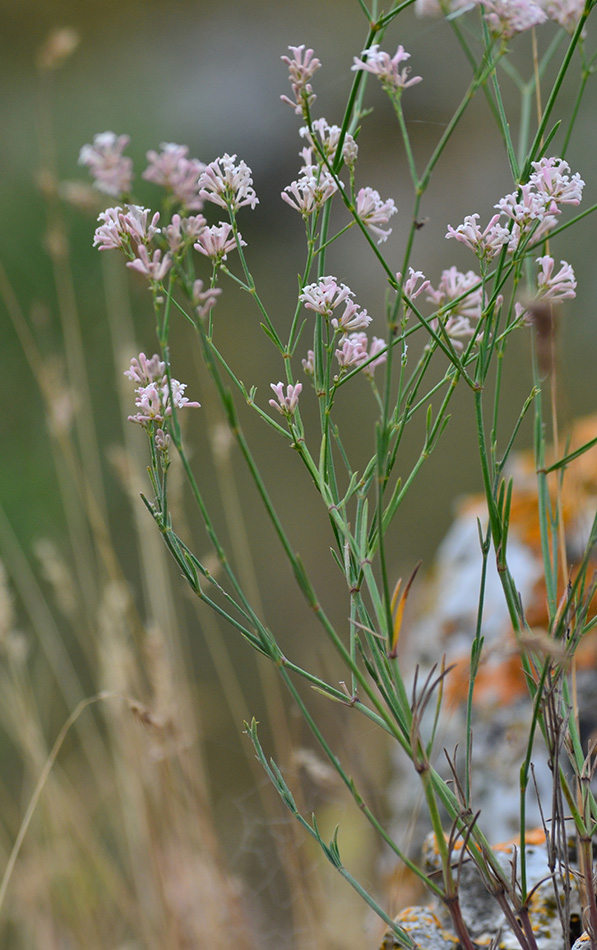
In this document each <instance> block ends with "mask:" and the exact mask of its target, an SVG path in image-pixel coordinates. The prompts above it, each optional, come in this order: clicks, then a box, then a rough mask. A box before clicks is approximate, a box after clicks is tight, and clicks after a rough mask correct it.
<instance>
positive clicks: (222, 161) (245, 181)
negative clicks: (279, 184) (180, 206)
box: [199, 152, 259, 212]
mask: <svg viewBox="0 0 597 950" xmlns="http://www.w3.org/2000/svg"><path fill="white" fill-rule="evenodd" d="M235 161H236V155H228V153H227V152H226V153H225V154H224V155H223V156H222V157H221V158H216V160H215V161H213V162H211V163H210V164H209V165H207V167H206V168H205V170H204V171H203V173H202V175H201V177H200V178H199V196H200V197H201V198H203V199H205V200H206V201H212V202H213V203H214V204H217V205H220V207H222V208H227V209H228V210H229V211H231V212H236V211H238V209H239V208H242V207H243V205H250V207H251V208H254V207H255V205H256V204H258V203H259V199H258V198H257V195H256V194H255V190H254V188H253V179H252V178H251V169H250V168H249V166H248V165H247V164H246V163H245V162H243V161H240V162H239V163H238V165H235V164H234V163H235Z"/></svg>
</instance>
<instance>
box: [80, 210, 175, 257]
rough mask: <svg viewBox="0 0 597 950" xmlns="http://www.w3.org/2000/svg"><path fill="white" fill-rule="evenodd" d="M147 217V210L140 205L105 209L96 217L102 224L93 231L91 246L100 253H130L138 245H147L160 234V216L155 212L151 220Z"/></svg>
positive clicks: (148, 212)
mask: <svg viewBox="0 0 597 950" xmlns="http://www.w3.org/2000/svg"><path fill="white" fill-rule="evenodd" d="M149 215H151V211H150V210H149V208H142V207H141V206H140V205H125V206H124V208H121V207H120V206H118V207H116V208H106V210H105V211H102V212H101V213H100V214H99V215H98V221H101V222H102V223H101V224H100V226H99V227H98V228H96V230H95V235H94V238H93V246H94V247H97V248H98V250H100V251H109V250H120V251H131V250H135V249H136V247H137V246H138V245H140V244H144V245H147V244H149V243H150V241H151V240H152V238H153V237H154V236H155V235H156V234H159V233H160V229H159V228H158V221H159V220H160V214H159V211H156V213H155V214H154V215H152V217H151V219H150V218H149Z"/></svg>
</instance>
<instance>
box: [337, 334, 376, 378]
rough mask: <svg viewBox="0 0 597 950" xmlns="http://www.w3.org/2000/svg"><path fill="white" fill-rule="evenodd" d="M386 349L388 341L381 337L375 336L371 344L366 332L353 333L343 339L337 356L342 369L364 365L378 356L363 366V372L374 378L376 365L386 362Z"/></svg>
mask: <svg viewBox="0 0 597 950" xmlns="http://www.w3.org/2000/svg"><path fill="white" fill-rule="evenodd" d="M386 351H387V346H386V343H385V341H384V340H381V339H380V338H379V337H376V336H374V337H373V339H372V341H371V346H369V340H368V338H367V334H366V333H351V334H350V335H349V336H347V337H346V338H345V339H343V340H342V346H341V347H339V348H338V349H337V350H336V353H335V356H336V359H337V360H338V363H339V364H340V368H341V370H345V369H350V368H351V367H357V366H363V364H364V363H367V360H369V359H370V358H371V357H372V356H373V357H376V359H373V360H371V362H370V363H367V365H366V366H363V372H364V373H365V374H366V375H367V376H370V377H371V378H372V377H373V372H374V370H375V368H376V366H380V365H381V364H382V363H385V361H386ZM378 354H379V355H378Z"/></svg>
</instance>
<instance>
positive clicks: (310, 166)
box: [282, 148, 338, 218]
mask: <svg viewBox="0 0 597 950" xmlns="http://www.w3.org/2000/svg"><path fill="white" fill-rule="evenodd" d="M299 154H300V155H301V156H302V158H303V162H304V164H303V166H302V168H301V173H300V176H299V178H298V179H297V180H296V181H293V182H291V184H290V185H286V187H285V188H284V191H283V192H282V199H283V200H284V201H285V202H286V203H287V204H289V205H290V207H291V208H294V210H295V211H298V212H300V214H302V216H303V217H304V218H307V217H308V216H309V215H311V214H313V212H314V211H319V210H320V209H321V208H322V207H323V205H324V204H325V203H326V201H327V200H328V198H331V197H332V195H334V194H335V193H336V192H337V190H338V185H337V184H336V181H335V180H334V178H333V176H332V175H330V173H329V171H328V169H327V168H326V166H325V165H318V164H317V163H314V161H313V149H312V148H304V149H302V151H301V152H300V153H299ZM285 192H288V194H285Z"/></svg>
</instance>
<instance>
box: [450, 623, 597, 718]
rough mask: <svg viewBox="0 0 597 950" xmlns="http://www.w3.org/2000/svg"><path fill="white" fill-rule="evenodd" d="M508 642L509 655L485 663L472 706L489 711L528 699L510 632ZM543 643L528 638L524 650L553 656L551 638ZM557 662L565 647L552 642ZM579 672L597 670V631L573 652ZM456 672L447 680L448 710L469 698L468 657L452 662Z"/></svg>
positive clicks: (485, 660) (477, 677)
mask: <svg viewBox="0 0 597 950" xmlns="http://www.w3.org/2000/svg"><path fill="white" fill-rule="evenodd" d="M507 636H508V637H509V640H508V641H507V642H506V643H505V644H504V649H505V650H508V651H509V652H508V654H507V655H506V656H504V657H503V658H502V659H497V658H496V657H495V656H490V657H489V658H487V659H482V660H481V664H480V666H479V670H478V672H477V676H476V679H475V688H474V692H473V703H474V704H475V705H476V706H484V707H487V708H491V707H497V706H504V705H508V704H510V703H513V702H516V700H518V699H522V698H523V697H525V696H528V693H529V689H528V682H527V677H526V674H525V672H524V669H523V663H522V659H521V655H520V652H519V650H518V649H517V647H516V644H515V642H514V636H513V634H512V632H511V631H510V634H508V635H507ZM541 641H542V642H541V643H534V642H533V639H532V636H531V637H529V638H527V641H525V642H524V644H523V646H525V647H526V648H527V649H528V652H533V650H534V649H535V648H536V647H538V650H537V652H539V653H543V654H544V655H547V654H549V653H550V650H549V647H550V643H549V637H548V636H547V635H546V634H544V635H543V636H542V638H541ZM551 655H552V656H553V657H554V660H555V661H556V662H557V661H558V660H560V659H564V656H563V650H562V645H561V643H560V642H559V641H555V642H553V652H552V654H551ZM574 657H575V661H576V668H577V669H579V670H583V669H587V670H588V669H595V668H597V631H595V630H594V631H591V632H590V633H588V634H585V636H584V637H583V640H582V641H581V643H580V644H579V646H578V647H577V648H576V650H575V651H574ZM450 665H451V666H452V667H453V669H452V670H451V671H450V673H449V674H448V676H447V677H446V682H445V701H446V704H447V708H454V707H455V706H459V705H460V704H461V703H464V702H466V700H467V698H468V691H469V682H470V666H469V657H468V656H460V657H457V658H456V659H451V660H450Z"/></svg>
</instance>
